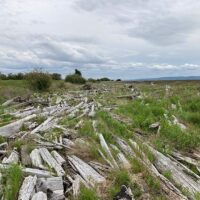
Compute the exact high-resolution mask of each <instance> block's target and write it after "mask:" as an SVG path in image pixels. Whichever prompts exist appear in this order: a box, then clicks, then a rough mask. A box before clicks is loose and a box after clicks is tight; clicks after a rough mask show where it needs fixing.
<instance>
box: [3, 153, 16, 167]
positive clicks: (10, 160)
mask: <svg viewBox="0 0 200 200" xmlns="http://www.w3.org/2000/svg"><path fill="white" fill-rule="evenodd" d="M18 162H19V153H18V152H17V151H15V150H13V151H12V153H11V154H10V156H9V157H8V158H7V159H5V160H3V162H2V163H3V164H17V163H18Z"/></svg>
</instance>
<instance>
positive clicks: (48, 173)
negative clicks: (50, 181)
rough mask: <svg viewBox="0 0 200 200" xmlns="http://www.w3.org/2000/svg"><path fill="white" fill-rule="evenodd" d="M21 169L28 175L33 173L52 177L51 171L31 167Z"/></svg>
mask: <svg viewBox="0 0 200 200" xmlns="http://www.w3.org/2000/svg"><path fill="white" fill-rule="evenodd" d="M22 171H23V172H24V173H25V174H28V175H33V176H34V175H35V176H37V177H52V173H51V172H49V171H45V170H40V169H33V168H23V169H22Z"/></svg>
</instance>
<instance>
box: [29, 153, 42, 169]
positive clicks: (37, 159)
mask: <svg viewBox="0 0 200 200" xmlns="http://www.w3.org/2000/svg"><path fill="white" fill-rule="evenodd" d="M30 158H31V162H32V165H33V166H35V167H38V168H41V169H46V167H45V166H44V165H43V164H42V158H41V156H40V152H39V150H38V149H34V150H33V151H32V152H31V154H30Z"/></svg>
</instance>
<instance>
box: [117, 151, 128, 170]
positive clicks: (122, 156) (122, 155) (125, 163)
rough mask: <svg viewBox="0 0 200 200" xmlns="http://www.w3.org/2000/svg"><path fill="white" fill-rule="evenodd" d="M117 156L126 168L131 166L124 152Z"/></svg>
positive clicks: (121, 164)
mask: <svg viewBox="0 0 200 200" xmlns="http://www.w3.org/2000/svg"><path fill="white" fill-rule="evenodd" d="M117 158H118V161H119V164H120V166H121V167H122V168H125V169H130V168H131V164H130V162H129V161H128V160H127V159H126V157H125V155H124V154H123V153H118V154H117Z"/></svg>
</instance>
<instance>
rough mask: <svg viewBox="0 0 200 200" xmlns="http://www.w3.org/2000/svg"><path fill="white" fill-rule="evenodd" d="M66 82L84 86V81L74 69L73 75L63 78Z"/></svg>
mask: <svg viewBox="0 0 200 200" xmlns="http://www.w3.org/2000/svg"><path fill="white" fill-rule="evenodd" d="M65 81H66V82H70V83H75V84H84V83H86V79H85V78H83V77H82V74H81V72H80V71H79V70H77V69H75V72H74V74H70V75H67V76H66V77H65Z"/></svg>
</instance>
